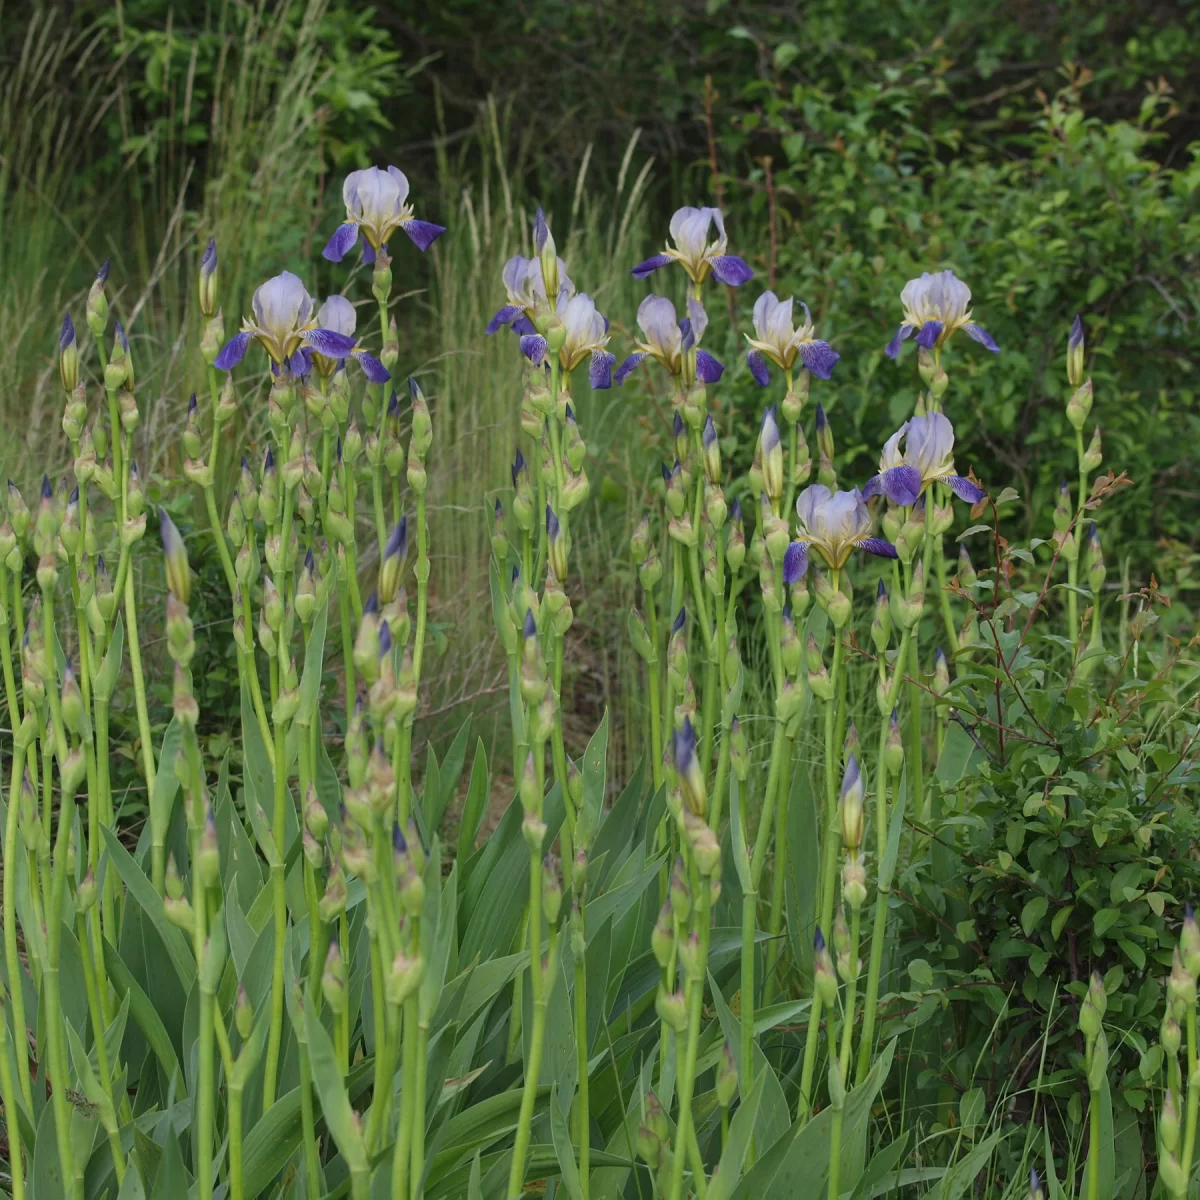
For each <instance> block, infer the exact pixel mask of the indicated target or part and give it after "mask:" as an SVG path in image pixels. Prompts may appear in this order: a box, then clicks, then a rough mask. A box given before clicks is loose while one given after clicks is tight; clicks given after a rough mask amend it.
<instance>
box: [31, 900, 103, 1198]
mask: <svg viewBox="0 0 1200 1200" xmlns="http://www.w3.org/2000/svg"><path fill="white" fill-rule="evenodd" d="M75 937H76V939H77V940H78V942H79V958H80V962H81V963H82V965H83V990H84V992H85V994H86V996H87V1006H88V1016H89V1017H90V1018H91V1022H92V1036H93V1038H94V1040H95V1046H96V1068H97V1074H98V1075H99V1077H100V1084H101V1086H102V1087H103V1088H104V1089H105V1091H109V1090H111V1088H112V1083H113V1076H112V1071H111V1070H110V1068H109V1062H108V1047H107V1046H106V1045H105V1044H104V1031H105V1029H106V1028H107V1026H106V1025H105V1022H104V1016H103V1014H102V1013H101V1011H100V996H99V989H98V987H97V983H98V980H97V978H96V970H95V966H94V964H93V962H92V950H91V943H90V940H89V938H88V930H87V919H86V918H85V917H84V916H83V914H82V913H81V912H79V910H78V909H76V910H75ZM105 986H107V984H106V985H105ZM8 1111H10V1112H15V1111H16V1110H15V1109H10V1110H8ZM106 1132H107V1133H108V1141H109V1146H110V1148H111V1149H112V1157H113V1169H114V1170H115V1171H116V1173H117V1184H118V1186H120V1183H121V1181H122V1180H123V1179H124V1178H125V1152H124V1151H123V1150H122V1149H121V1138H120V1136H119V1134H118V1132H117V1130H116V1129H115V1128H113V1129H106Z"/></svg>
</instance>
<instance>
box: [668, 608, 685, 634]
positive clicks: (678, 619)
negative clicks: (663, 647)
mask: <svg viewBox="0 0 1200 1200" xmlns="http://www.w3.org/2000/svg"><path fill="white" fill-rule="evenodd" d="M685 625H687V609H686V608H681V609H680V610H679V611H678V612H677V613H676V614H675V620H674V621H672V622H671V634H672V636H674V635H675V634H677V633H682V632H683V629H684V626H685Z"/></svg>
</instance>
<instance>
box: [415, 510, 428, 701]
mask: <svg viewBox="0 0 1200 1200" xmlns="http://www.w3.org/2000/svg"><path fill="white" fill-rule="evenodd" d="M413 573H414V574H415V575H416V577H417V624H416V628H415V631H414V633H413V676H414V678H415V679H416V681H417V683H418V684H420V682H421V663H422V661H423V659H424V657H425V623H426V620H427V618H428V612H429V530H428V529H427V528H426V527H425V493H424V492H420V493H418V495H417V561H416V563H415V565H414V567H413Z"/></svg>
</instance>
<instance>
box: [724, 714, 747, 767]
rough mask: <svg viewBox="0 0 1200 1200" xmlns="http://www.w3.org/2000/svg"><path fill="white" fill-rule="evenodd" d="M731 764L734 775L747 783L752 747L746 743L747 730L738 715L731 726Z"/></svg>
mask: <svg viewBox="0 0 1200 1200" xmlns="http://www.w3.org/2000/svg"><path fill="white" fill-rule="evenodd" d="M729 765H730V766H731V767H732V768H733V773H734V775H736V776H737V778H738V779H739V780H740V781H741V782H742V783H745V782H746V778H747V776H748V775H749V774H750V749H749V747H748V746H747V745H746V731H745V730H744V729H743V728H742V723H741V721H740V720H739V719H738V718H737V717H736V716H735V717H734V718H733V721H732V722H731V723H730V726H729Z"/></svg>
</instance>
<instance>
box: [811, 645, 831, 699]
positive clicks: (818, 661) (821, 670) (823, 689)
mask: <svg viewBox="0 0 1200 1200" xmlns="http://www.w3.org/2000/svg"><path fill="white" fill-rule="evenodd" d="M808 687H809V691H811V692H812V694H813V695H814V696H816V697H817V698H818V699H820V700H832V699H833V681H832V680H831V679H830V678H829V672H828V671H827V670H826V669H825V662H824V660H823V659H822V657H821V648H820V647H819V646H818V645H817V639H816V638H815V637H814V636H813V635H812V634H811V633H810V634H809V635H808Z"/></svg>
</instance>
